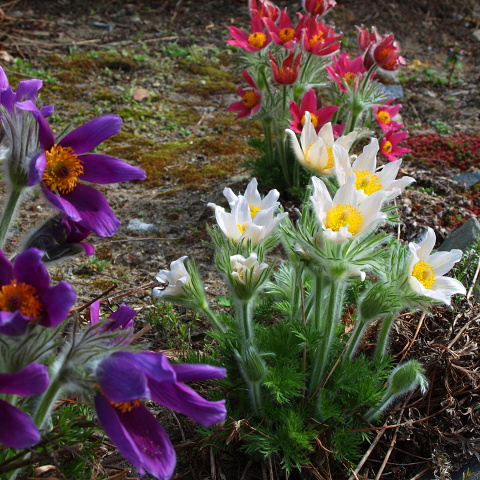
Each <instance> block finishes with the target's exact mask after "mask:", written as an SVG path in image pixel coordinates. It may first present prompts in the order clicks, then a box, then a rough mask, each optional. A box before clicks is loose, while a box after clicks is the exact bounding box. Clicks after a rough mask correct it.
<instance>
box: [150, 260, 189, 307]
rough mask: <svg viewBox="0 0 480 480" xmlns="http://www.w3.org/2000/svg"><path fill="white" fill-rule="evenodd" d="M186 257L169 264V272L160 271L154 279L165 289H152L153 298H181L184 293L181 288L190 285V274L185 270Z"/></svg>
mask: <svg viewBox="0 0 480 480" xmlns="http://www.w3.org/2000/svg"><path fill="white" fill-rule="evenodd" d="M186 259H187V256H186V255H184V256H183V257H180V258H179V259H177V260H175V261H173V262H172V263H171V264H170V270H161V271H160V272H159V273H158V275H157V276H156V277H155V278H156V279H157V280H158V281H159V282H160V283H166V284H167V286H166V287H155V288H154V289H153V292H152V294H153V297H154V298H161V297H167V296H168V297H169V296H172V297H183V296H184V295H185V292H184V291H183V288H184V287H185V285H188V284H189V283H190V274H189V273H188V271H187V269H186V268H185V264H184V263H183V262H185V260H186Z"/></svg>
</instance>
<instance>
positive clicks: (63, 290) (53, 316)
mask: <svg viewBox="0 0 480 480" xmlns="http://www.w3.org/2000/svg"><path fill="white" fill-rule="evenodd" d="M76 300H77V295H76V293H75V290H74V288H73V287H72V286H71V285H70V284H69V283H67V282H63V281H62V282H59V283H58V284H57V285H55V286H53V287H50V288H49V289H48V290H47V291H46V292H45V293H44V294H43V295H42V303H43V307H44V309H45V310H44V312H43V315H42V316H41V317H40V320H39V322H38V323H40V325H42V326H44V327H56V326H57V325H60V323H62V322H63V321H64V320H65V319H66V318H67V317H68V312H69V311H70V309H71V308H72V307H73V305H74V304H75V301H76Z"/></svg>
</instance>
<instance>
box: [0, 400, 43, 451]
mask: <svg viewBox="0 0 480 480" xmlns="http://www.w3.org/2000/svg"><path fill="white" fill-rule="evenodd" d="M0 418H1V419H2V427H1V428H0V443H1V444H3V445H6V446H7V447H10V448H25V447H29V446H31V445H35V444H36V443H38V441H39V440H40V433H39V432H38V429H37V427H36V426H35V424H34V423H33V420H32V419H31V418H30V417H29V416H28V415H27V414H26V413H25V412H22V410H20V409H18V408H16V407H14V406H13V405H10V404H9V403H8V402H5V401H4V400H0Z"/></svg>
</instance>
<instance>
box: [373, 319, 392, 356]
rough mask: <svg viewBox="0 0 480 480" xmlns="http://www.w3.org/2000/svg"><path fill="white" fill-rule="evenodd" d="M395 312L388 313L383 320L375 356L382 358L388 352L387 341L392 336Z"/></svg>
mask: <svg viewBox="0 0 480 480" xmlns="http://www.w3.org/2000/svg"><path fill="white" fill-rule="evenodd" d="M394 318H395V314H394V313H390V314H388V315H387V316H386V317H385V318H384V319H383V322H382V327H381V328H380V333H379V334H378V340H377V347H376V350H375V358H376V359H377V360H380V359H381V358H382V357H383V356H384V355H385V354H386V353H387V343H388V338H389V336H390V330H391V328H392V324H393V319H394Z"/></svg>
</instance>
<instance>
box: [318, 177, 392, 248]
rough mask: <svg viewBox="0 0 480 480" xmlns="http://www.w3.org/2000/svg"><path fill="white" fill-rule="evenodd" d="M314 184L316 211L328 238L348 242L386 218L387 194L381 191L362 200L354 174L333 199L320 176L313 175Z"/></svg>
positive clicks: (333, 240)
mask: <svg viewBox="0 0 480 480" xmlns="http://www.w3.org/2000/svg"><path fill="white" fill-rule="evenodd" d="M312 183H313V189H314V190H313V195H312V196H311V197H310V201H311V203H312V207H313V210H314V212H315V214H316V217H317V219H318V221H319V222H320V224H321V226H322V227H323V230H324V232H323V233H324V235H325V237H326V238H327V239H328V240H330V241H332V242H345V241H347V240H349V239H350V238H352V237H355V236H357V235H360V234H361V233H363V232H365V231H368V230H370V229H371V228H372V227H374V226H375V225H376V224H377V223H378V222H379V221H380V220H382V219H383V218H385V217H386V214H385V213H383V212H382V211H381V208H382V204H383V202H384V200H385V194H384V193H382V192H377V193H375V194H373V195H370V196H369V197H368V198H367V199H366V200H364V201H363V202H361V203H360V201H359V198H358V193H357V190H356V188H355V175H354V174H353V175H350V176H349V177H347V181H346V182H345V183H344V184H343V185H342V186H341V187H340V188H339V189H338V190H337V192H336V193H335V196H334V197H333V198H331V196H330V193H329V192H328V189H327V187H326V186H325V184H324V183H323V181H322V180H320V178H318V177H312Z"/></svg>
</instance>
